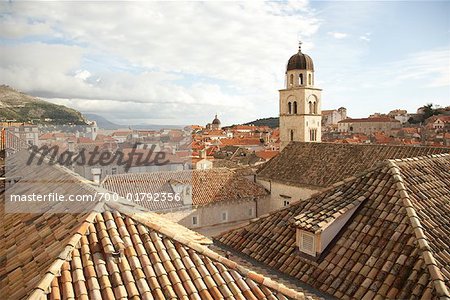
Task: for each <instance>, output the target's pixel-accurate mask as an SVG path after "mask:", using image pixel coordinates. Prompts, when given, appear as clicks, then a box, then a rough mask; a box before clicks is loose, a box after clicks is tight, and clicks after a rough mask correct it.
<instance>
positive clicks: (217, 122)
mask: <svg viewBox="0 0 450 300" xmlns="http://www.w3.org/2000/svg"><path fill="white" fill-rule="evenodd" d="M212 124H214V125H220V120H219V119H217V115H216V117H215V118H214V120H213V121H212Z"/></svg>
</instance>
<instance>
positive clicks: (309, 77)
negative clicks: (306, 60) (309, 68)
mask: <svg viewBox="0 0 450 300" xmlns="http://www.w3.org/2000/svg"><path fill="white" fill-rule="evenodd" d="M308 84H309V85H312V75H311V74H308Z"/></svg>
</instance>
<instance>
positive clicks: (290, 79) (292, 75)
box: [289, 74, 294, 85]
mask: <svg viewBox="0 0 450 300" xmlns="http://www.w3.org/2000/svg"><path fill="white" fill-rule="evenodd" d="M293 84H294V74H291V76H289V85H293Z"/></svg>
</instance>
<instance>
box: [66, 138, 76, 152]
mask: <svg viewBox="0 0 450 300" xmlns="http://www.w3.org/2000/svg"><path fill="white" fill-rule="evenodd" d="M67 145H68V148H69V151H70V152H72V153H73V152H75V143H74V142H73V141H68V142H67Z"/></svg>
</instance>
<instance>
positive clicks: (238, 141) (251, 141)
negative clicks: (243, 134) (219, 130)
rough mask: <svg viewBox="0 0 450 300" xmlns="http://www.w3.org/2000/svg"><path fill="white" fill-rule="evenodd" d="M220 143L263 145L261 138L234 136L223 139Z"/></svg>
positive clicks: (225, 144) (224, 144)
mask: <svg viewBox="0 0 450 300" xmlns="http://www.w3.org/2000/svg"><path fill="white" fill-rule="evenodd" d="M220 143H221V144H222V145H223V146H227V145H230V146H255V145H261V140H260V138H232V139H221V140H220Z"/></svg>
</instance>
